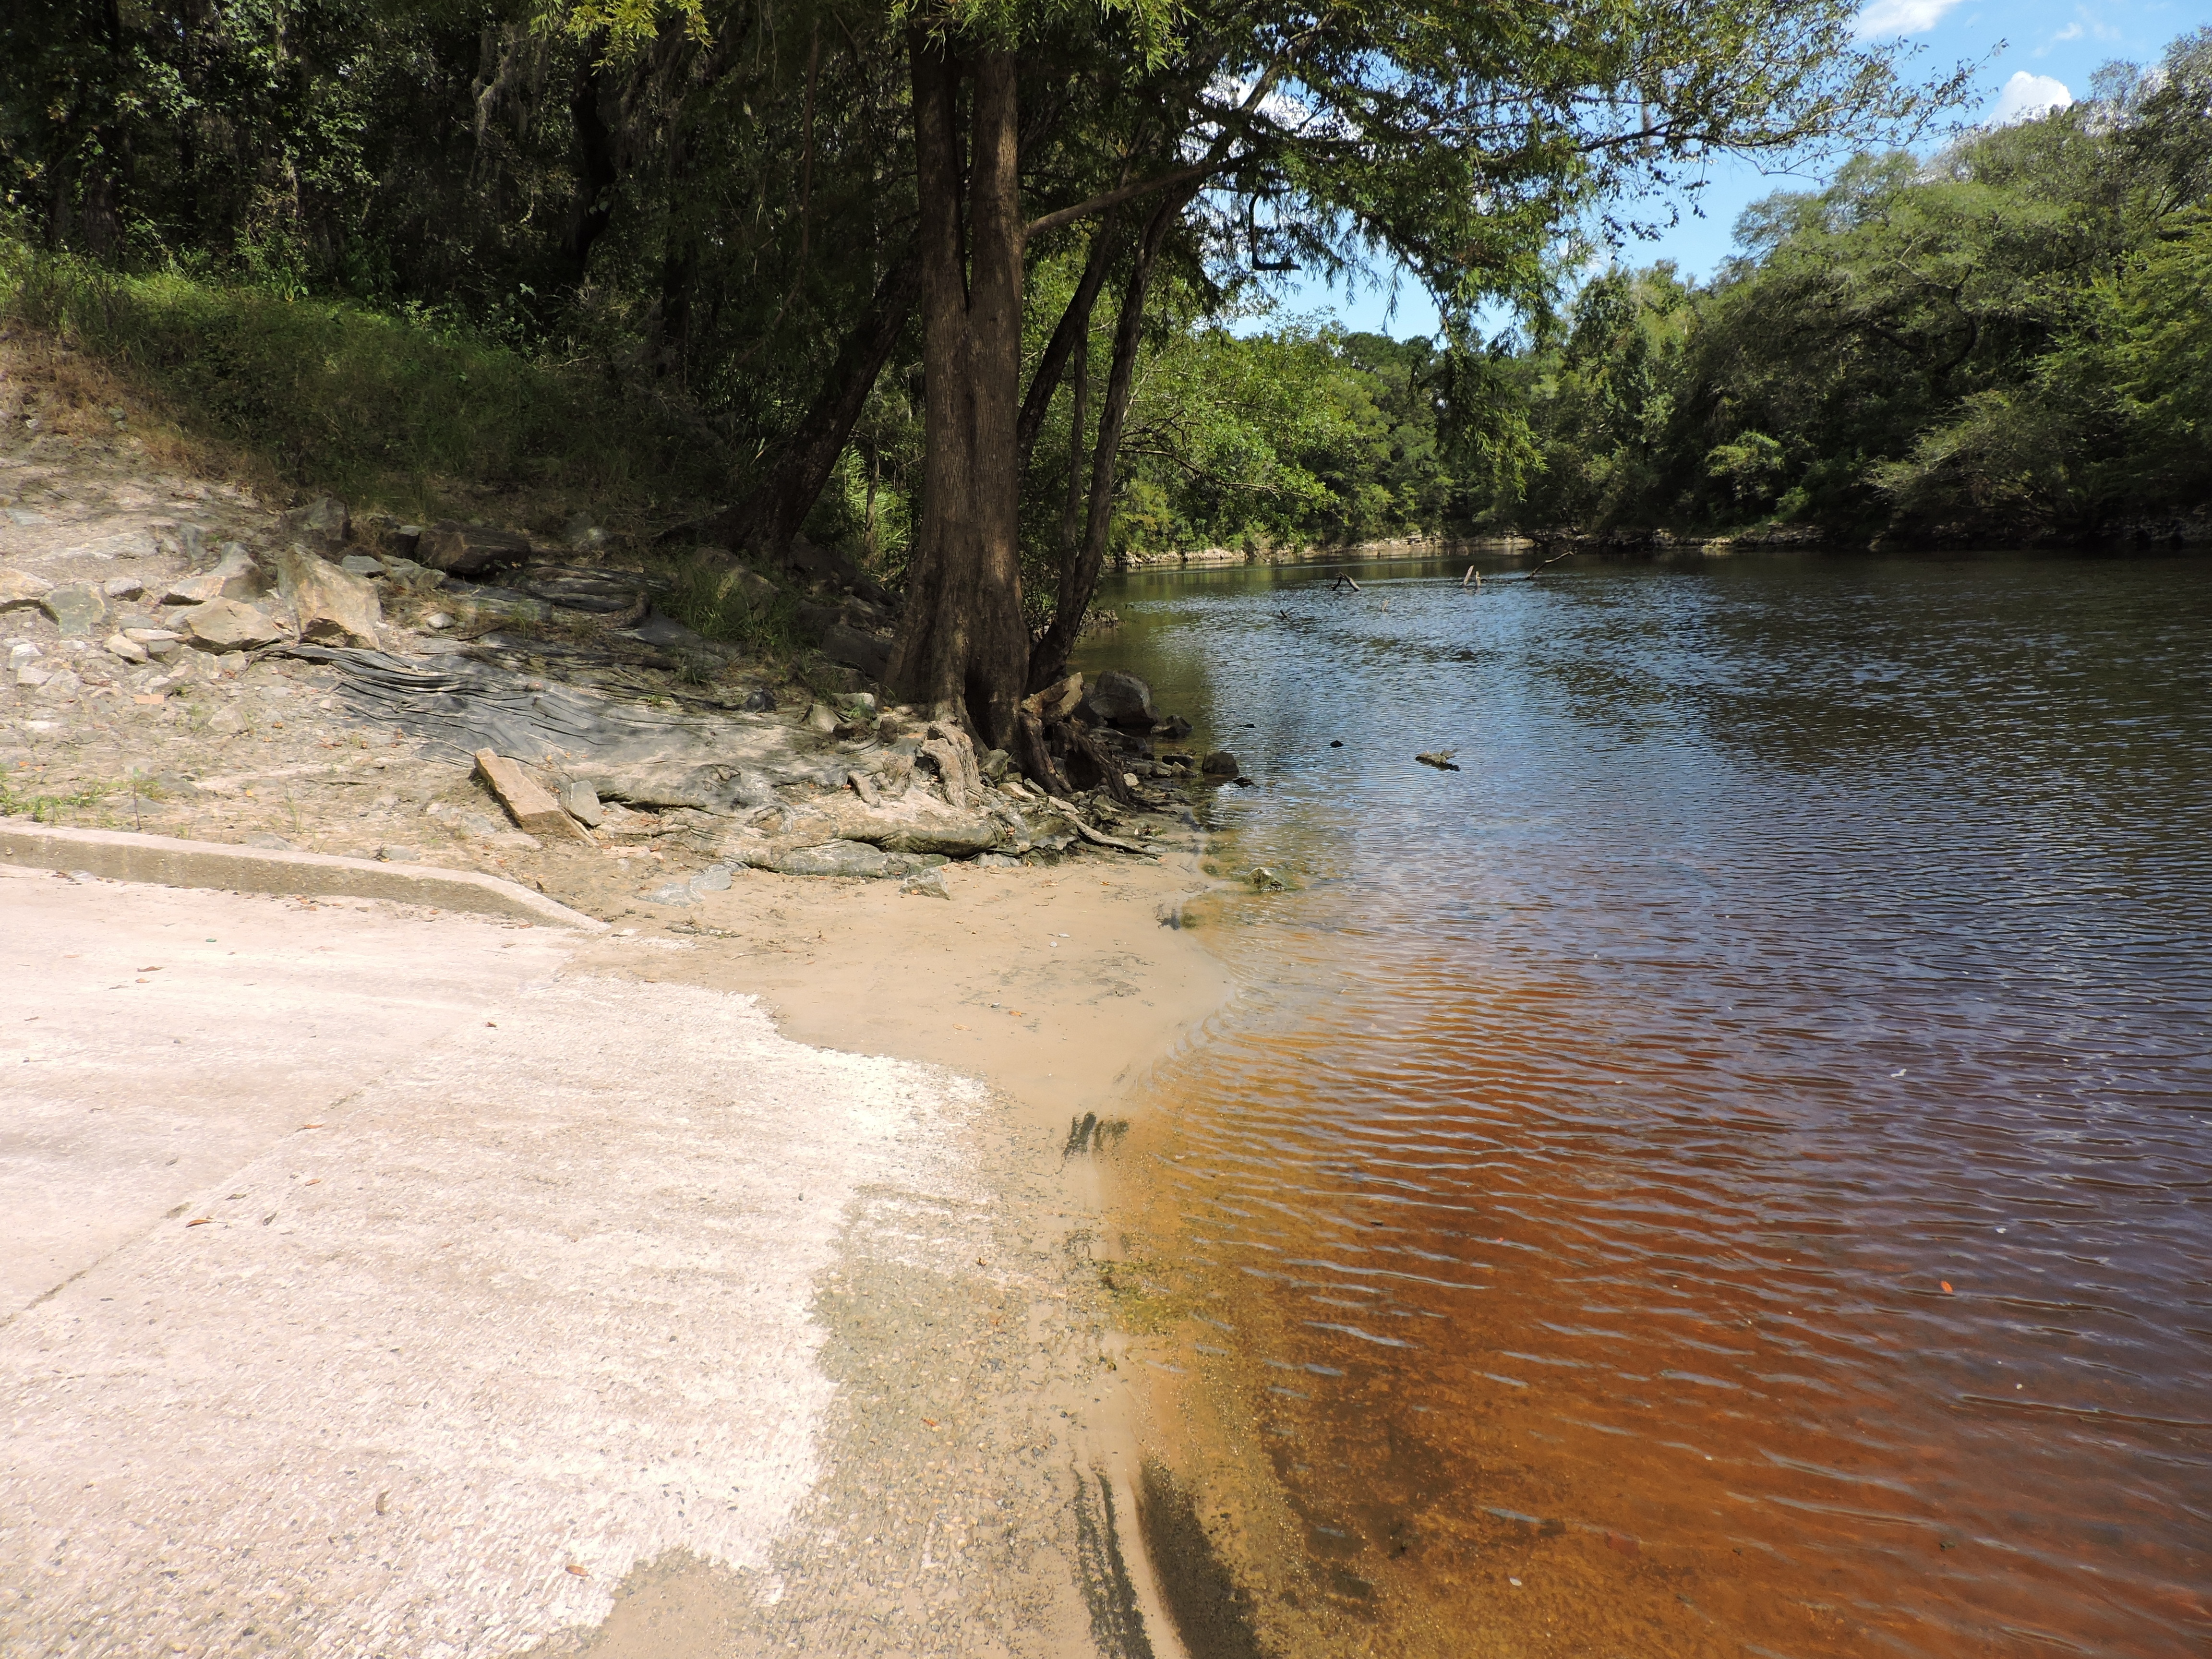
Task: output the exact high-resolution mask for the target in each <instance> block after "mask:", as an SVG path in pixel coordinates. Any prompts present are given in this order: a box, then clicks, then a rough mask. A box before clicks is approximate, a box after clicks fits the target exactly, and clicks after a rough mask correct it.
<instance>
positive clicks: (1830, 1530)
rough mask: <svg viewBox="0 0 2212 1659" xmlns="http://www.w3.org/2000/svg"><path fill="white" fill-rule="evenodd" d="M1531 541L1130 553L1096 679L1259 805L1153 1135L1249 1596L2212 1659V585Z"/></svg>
mask: <svg viewBox="0 0 2212 1659" xmlns="http://www.w3.org/2000/svg"><path fill="white" fill-rule="evenodd" d="M1496 563H1497V564H1498V568H1490V569H1487V570H1486V573H1485V574H1486V580H1484V581H1483V582H1482V584H1481V585H1480V587H1474V586H1462V572H1463V571H1464V569H1465V568H1466V567H1465V565H1464V563H1463V562H1455V563H1453V564H1451V565H1450V566H1449V567H1445V566H1443V565H1441V564H1436V563H1429V564H1423V563H1411V562H1409V563H1403V564H1389V565H1377V564H1375V563H1371V562H1361V563H1358V564H1357V565H1353V566H1348V567H1346V568H1348V569H1349V570H1350V571H1351V573H1352V574H1354V575H1356V576H1357V578H1358V581H1359V584H1360V591H1358V592H1352V591H1350V590H1349V589H1346V590H1343V591H1332V584H1333V582H1334V579H1335V576H1336V574H1337V572H1336V571H1335V570H1334V569H1331V568H1328V567H1326V566H1313V565H1300V566H1294V567H1230V568H1212V569H1205V570H1198V571H1192V572H1187V573H1145V574H1133V575H1129V576H1127V577H1123V578H1119V579H1116V580H1113V581H1109V585H1108V586H1107V589H1106V591H1105V592H1103V594H1102V595H1101V599H1100V603H1101V605H1103V606H1106V607H1109V608H1111V609H1112V610H1114V611H1116V612H1117V613H1118V614H1119V615H1120V617H1121V619H1122V623H1121V626H1120V627H1119V628H1118V629H1113V630H1111V631H1110V632H1109V633H1108V634H1106V635H1103V636H1101V637H1099V638H1097V639H1096V640H1095V641H1093V642H1092V644H1091V647H1090V648H1089V649H1088V650H1087V651H1086V653H1085V658H1084V660H1083V663H1082V665H1083V666H1084V667H1085V668H1086V669H1087V670H1091V671H1097V670H1098V669H1101V668H1103V667H1109V666H1121V667H1127V668H1130V669H1132V670H1133V671H1137V672H1139V673H1140V674H1142V675H1143V676H1144V677H1145V678H1147V679H1148V680H1150V681H1151V682H1152V685H1153V686H1154V688H1155V690H1156V693H1157V696H1158V704H1159V706H1160V708H1162V709H1163V710H1165V711H1170V712H1180V713H1183V714H1187V715H1188V716H1189V717H1190V718H1191V719H1192V720H1194V722H1195V723H1196V725H1197V727H1198V730H1197V732H1195V734H1194V737H1193V738H1192V739H1191V740H1190V743H1189V744H1188V747H1190V748H1192V749H1194V750H1200V751H1202V750H1205V749H1208V748H1212V747H1223V748H1227V749H1229V750H1232V751H1233V752H1234V753H1235V754H1236V755H1237V757H1238V759H1239V760H1240V761H1241V762H1242V763H1243V769H1244V772H1245V773H1246V775H1247V776H1248V777H1249V780H1250V784H1249V787H1237V786H1229V787H1224V788H1222V789H1221V790H1219V791H1218V793H1215V794H1213V795H1212V797H1211V798H1210V799H1209V801H1208V802H1207V804H1206V806H1205V808H1204V811H1206V814H1207V816H1208V818H1209V820H1210V823H1211V825H1212V829H1213V830H1214V832H1215V837H1216V838H1215V841H1214V852H1215V856H1216V860H1217V864H1218V869H1219V870H1220V872H1221V873H1223V874H1225V875H1226V876H1229V877H1232V878H1239V879H1240V881H1243V885H1240V886H1238V887H1234V888H1231V889H1230V890H1226V891H1225V893H1223V894H1222V895H1220V896H1218V897H1216V898H1214V899H1213V900H1212V901H1209V902H1205V903H1203V904H1201V905H1200V907H1198V910H1197V915H1196V919H1197V920H1199V921H1200V923H1201V925H1204V926H1206V927H1209V928H1210V929H1211V930H1212V939H1213V941H1214V943H1215V945H1217V948H1218V949H1219V950H1220V951H1222V953H1223V954H1224V955H1225V957H1226V958H1227V960H1228V961H1229V963H1230V964H1231V968H1232V969H1233V971H1234V972H1235V974H1236V975H1237V981H1238V984H1239V986H1240V987H1241V988H1240V990H1239V993H1238V994H1237V997H1236V998H1235V999H1234V1000H1233V1001H1232V1003H1231V1006H1229V1007H1227V1008H1226V1009H1225V1011H1224V1012H1222V1013H1221V1014H1220V1015H1219V1016H1218V1018H1216V1019H1214V1020H1213V1021H1212V1024H1210V1025H1209V1027H1208V1028H1207V1029H1206V1031H1205V1033H1204V1035H1203V1037H1202V1040H1201V1041H1200V1042H1198V1043H1196V1044H1195V1045H1194V1047H1193V1048H1191V1049H1190V1050H1189V1051H1188V1053H1187V1054H1184V1055H1183V1056H1182V1057H1181V1058H1179V1059H1178V1060H1176V1061H1175V1062H1173V1063H1172V1064H1171V1065H1170V1066H1169V1067H1168V1068H1167V1069H1166V1070H1165V1071H1164V1073H1162V1074H1161V1075H1160V1076H1159V1077H1158V1079H1156V1083H1155V1085H1154V1088H1153V1090H1152V1096H1153V1098H1152V1109H1151V1110H1149V1111H1147V1112H1146V1113H1145V1114H1144V1115H1142V1116H1141V1117H1140V1118H1139V1122H1138V1127H1137V1130H1136V1132H1134V1133H1132V1134H1131V1135H1129V1136H1128V1137H1127V1139H1126V1140H1125V1141H1124V1142H1122V1143H1121V1147H1122V1155H1121V1167H1122V1169H1123V1171H1124V1175H1125V1179H1124V1180H1123V1182H1122V1183H1121V1185H1122V1194H1121V1203H1122V1212H1123V1218H1124V1220H1125V1223H1126V1225H1127V1230H1128V1237H1129V1238H1130V1240H1131V1245H1130V1250H1131V1255H1132V1263H1131V1265H1130V1266H1128V1267H1125V1268H1124V1269H1123V1270H1122V1271H1123V1273H1124V1279H1125V1282H1126V1280H1127V1275H1129V1274H1130V1273H1134V1274H1135V1275H1137V1277H1138V1279H1139V1280H1140V1281H1141V1284H1142V1286H1143V1291H1144V1294H1143V1295H1142V1296H1141V1297H1136V1298H1135V1299H1133V1302H1132V1304H1131V1305H1132V1307H1133V1310H1135V1311H1134V1312H1133V1319H1134V1320H1135V1322H1137V1323H1138V1324H1139V1327H1140V1329H1141V1331H1142V1333H1143V1336H1142V1340H1141V1342H1140V1345H1139V1351H1140V1352H1141V1353H1142V1354H1143V1356H1144V1357H1145V1358H1146V1359H1147V1360H1148V1361H1149V1363H1150V1365H1151V1367H1152V1370H1151V1373H1150V1374H1151V1375H1152V1377H1153V1379H1154V1381H1155V1382H1156V1383H1158V1385H1159V1387H1160V1388H1161V1389H1162V1390H1164V1392H1163V1394H1162V1395H1161V1397H1162V1398H1163V1399H1164V1400H1165V1401H1168V1402H1170V1403H1169V1406H1168V1407H1167V1409H1168V1410H1169V1412H1170V1413H1171V1414H1172V1415H1173V1416H1174V1417H1175V1418H1176V1419H1177V1423H1176V1427H1177V1432H1176V1434H1175V1435H1174V1436H1173V1437H1171V1438H1172V1439H1173V1440H1174V1441H1175V1444H1173V1445H1172V1446H1171V1447H1170V1462H1175V1463H1176V1464H1177V1465H1178V1466H1179V1467H1180V1469H1181V1472H1182V1476H1183V1478H1184V1480H1185V1481H1186V1482H1187V1483H1188V1490H1189V1491H1190V1492H1193V1493H1194V1494H1195V1497H1194V1503H1195V1504H1196V1510H1195V1512H1196V1513H1198V1514H1200V1515H1202V1516H1206V1526H1207V1528H1208V1530H1209V1532H1210V1533H1211V1534H1212V1539H1213V1543H1214V1545H1215V1547H1217V1548H1218V1549H1219V1550H1220V1551H1221V1552H1222V1553H1224V1554H1225V1556H1226V1558H1227V1559H1228V1560H1229V1563H1230V1565H1231V1567H1232V1568H1233V1569H1234V1570H1235V1571H1237V1574H1238V1575H1239V1577H1241V1578H1242V1580H1243V1583H1244V1584H1245V1587H1246V1591H1247V1593H1248V1594H1249V1598H1250V1599H1249V1604H1247V1605H1245V1606H1243V1610H1242V1612H1243V1617H1242V1619H1241V1620H1239V1621H1237V1622H1239V1623H1240V1624H1241V1625H1242V1626H1249V1631H1250V1633H1251V1634H1252V1636H1253V1637H1254V1638H1255V1644H1256V1646H1257V1647H1258V1648H1259V1649H1261V1650H1267V1651H1273V1652H1276V1653H1282V1654H1289V1653H1294V1652H1296V1653H1303V1652H1314V1653H1321V1652H1331V1653H1358V1652H1373V1653H1377V1654H1384V1653H1389V1654H1407V1655H1431V1654H1433V1655H1439V1656H1441V1655H1446V1654H1450V1655H1475V1654H1492V1653H1496V1654H1500V1655H1504V1654H1516V1655H1517V1654H1553V1653H1557V1654H1563V1655H1564V1654H1592V1655H1598V1654H1603V1655H1613V1654H1621V1655H1629V1654H1638V1655H1642V1654H1651V1655H1669V1656H1671V1655H1677V1654H1682V1655H1688V1654H1716V1655H1738V1654H1746V1655H1787V1656H1799V1655H1804V1656H1814V1655H1820V1656H1825V1655H1845V1654H1850V1655H1864V1654H1882V1655H1896V1656H1953V1655H1956V1656H1966V1655H1973V1656H1991V1655H2013V1654H2021V1655H2031V1654H2032V1655H2038V1656H2043V1655H2054V1654H2069V1653H2080V1654H2099V1655H2125V1656H2130V1659H2154V1656H2166V1655H2172V1656H2181V1655H2201V1654H2203V1653H2204V1652H2205V1651H2207V1650H2208V1648H2212V1055H2208V1034H2212V781H2208V779H2212V766H2208V756H2212V704H2209V703H2208V698H2207V695H2206V694H2207V691H2208V690H2212V674H2208V664H2209V663H2212V649H2208V647H2212V563H2208V562H2206V561H2204V560H2203V559H2188V558H2166V557H2145V558H2131V559H2095V558H2088V557H2076V556H2041V555H2029V554H2000V553H1991V554H1978V555H1970V556H1896V557H1883V556H1872V555H1869V556H1833V555H1826V556H1813V555H1741V554H1740V555H1736V556H1730V557H1725V558H1712V559H1689V560H1684V561H1681V562H1597V561H1590V560H1584V559H1579V558H1578V559H1574V560H1570V561H1567V562H1563V563H1561V564H1559V565H1555V566H1553V567H1552V568H1549V569H1547V570H1546V571H1545V572H1544V573H1543V574H1541V575H1536V576H1531V575H1529V574H1527V573H1526V571H1525V570H1524V569H1522V568H1505V567H1504V562H1496ZM1338 744H1341V747H1338V746H1336V745H1338ZM1440 750H1449V751H1451V758H1452V763H1453V764H1455V766H1456V767H1457V768H1458V769H1457V770H1455V771H1445V770H1440V769H1436V768H1433V767H1431V766H1427V765H1424V764H1421V763H1417V762H1416V760H1415V759H1414V756H1415V754H1416V753H1417V752H1419V751H1440ZM1262 866H1264V867H1265V868H1266V869H1267V870H1269V871H1271V872H1274V873H1275V874H1276V875H1278V876H1279V877H1280V878H1282V879H1284V880H1285V882H1287V883H1288V884H1289V885H1288V887H1287V889H1286V890H1282V891H1270V892H1261V891H1256V890H1252V889H1251V887H1250V885H1249V878H1248V872H1250V871H1251V870H1253V869H1254V868H1255V867H1262ZM1255 1644H1247V1643H1245V1642H1244V1640H1243V1637H1242V1636H1237V1637H1236V1638H1235V1639H1232V1640H1229V1641H1227V1643H1226V1645H1225V1648H1224V1650H1225V1651H1228V1650H1251V1648H1252V1646H1253V1645H1255Z"/></svg>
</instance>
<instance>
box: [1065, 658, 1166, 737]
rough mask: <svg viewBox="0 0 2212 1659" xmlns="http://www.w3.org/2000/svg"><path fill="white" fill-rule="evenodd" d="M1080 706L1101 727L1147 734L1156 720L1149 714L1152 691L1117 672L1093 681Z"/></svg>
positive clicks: (1136, 680) (1104, 674)
mask: <svg viewBox="0 0 2212 1659" xmlns="http://www.w3.org/2000/svg"><path fill="white" fill-rule="evenodd" d="M1083 703H1084V707H1085V708H1086V709H1088V710H1089V711H1090V713H1091V718H1092V719H1093V720H1097V722H1099V723H1100V724H1101V725H1104V726H1121V727H1124V728H1125V729H1127V730H1130V731H1137V732H1149V731H1151V730H1152V725H1153V721H1154V720H1155V718H1156V717H1155V716H1154V714H1153V713H1152V687H1151V686H1149V685H1147V684H1145V683H1144V681H1142V680H1140V679H1139V678H1137V677H1136V676H1135V675H1134V674H1132V673H1128V672H1127V671H1124V670H1122V669H1119V668H1109V669H1108V670H1107V671H1105V672H1104V673H1103V674H1101V675H1100V676H1099V677H1098V678H1097V679H1096V680H1094V681H1092V682H1091V693H1090V695H1089V696H1086V697H1085V699H1084V700H1083Z"/></svg>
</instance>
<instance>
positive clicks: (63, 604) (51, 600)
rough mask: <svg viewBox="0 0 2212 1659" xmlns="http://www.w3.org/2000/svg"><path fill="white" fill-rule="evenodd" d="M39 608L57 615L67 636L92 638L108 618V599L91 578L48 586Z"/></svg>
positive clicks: (55, 617) (58, 626) (54, 617)
mask: <svg viewBox="0 0 2212 1659" xmlns="http://www.w3.org/2000/svg"><path fill="white" fill-rule="evenodd" d="M39 609H40V610H41V611H45V612H46V614H47V615H48V616H49V617H52V618H53V619H54V625H55V626H56V627H57V628H58V629H61V630H62V637H63V638H64V639H77V640H82V639H89V638H91V637H92V635H94V634H97V633H98V632H99V631H100V624H101V623H105V622H106V620H107V600H106V599H105V598H104V597H103V596H102V595H101V593H100V589H99V588H98V587H97V586H94V584H93V583H91V582H70V583H67V584H65V585H64V586H60V587H50V588H48V589H47V590H46V593H45V594H44V595H43V596H42V597H41V598H40V600H39Z"/></svg>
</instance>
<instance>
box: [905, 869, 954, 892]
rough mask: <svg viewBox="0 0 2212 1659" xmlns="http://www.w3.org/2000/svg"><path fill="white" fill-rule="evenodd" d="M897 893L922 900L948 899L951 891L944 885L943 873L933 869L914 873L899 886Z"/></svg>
mask: <svg viewBox="0 0 2212 1659" xmlns="http://www.w3.org/2000/svg"><path fill="white" fill-rule="evenodd" d="M899 891H900V892H902V893H913V894H915V895H918V896H921V897H923V898H941V899H949V898H951V896H952V890H951V888H950V887H947V886H946V885H945V872H943V871H941V870H939V869H935V868H931V869H927V870H917V871H915V872H914V873H913V874H912V875H910V876H908V878H906V879H905V880H904V881H902V882H901V883H900V884H899Z"/></svg>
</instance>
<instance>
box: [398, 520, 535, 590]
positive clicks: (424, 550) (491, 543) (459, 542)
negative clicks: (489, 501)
mask: <svg viewBox="0 0 2212 1659" xmlns="http://www.w3.org/2000/svg"><path fill="white" fill-rule="evenodd" d="M529 556H530V538H529V537H527V536H526V535H524V534H523V533H522V532H520V531H517V530H492V529H489V528H487V527H486V526H483V525H477V524H460V523H458V522H456V521H455V520H452V519H447V520H441V522H439V523H437V524H434V525H432V526H430V527H429V528H428V530H426V531H424V532H422V539H421V540H420V541H418V542H416V544H415V557H416V561H417V562H419V563H422V564H426V565H428V566H429V568H431V569H433V570H443V571H447V572H449V573H450V574H453V575H456V576H472V575H475V574H477V572H478V571H481V570H489V569H491V568H494V567H495V566H498V565H506V564H520V563H522V562H524V561H525V560H526V559H528V558H529Z"/></svg>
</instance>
